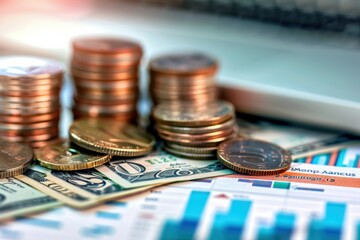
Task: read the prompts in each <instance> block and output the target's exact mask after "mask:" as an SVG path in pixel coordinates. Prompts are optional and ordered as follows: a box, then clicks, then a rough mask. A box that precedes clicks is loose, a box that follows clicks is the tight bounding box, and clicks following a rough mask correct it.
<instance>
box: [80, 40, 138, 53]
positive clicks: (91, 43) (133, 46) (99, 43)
mask: <svg viewBox="0 0 360 240" xmlns="http://www.w3.org/2000/svg"><path fill="white" fill-rule="evenodd" d="M73 48H74V50H76V51H81V52H85V53H100V54H116V53H129V52H131V53H134V52H136V53H141V52H142V50H141V47H140V45H139V44H138V43H136V42H134V41H132V40H128V39H121V38H116V37H105V36H104V37H98V36H94V37H91V36H88V37H79V38H75V39H74V40H73Z"/></svg>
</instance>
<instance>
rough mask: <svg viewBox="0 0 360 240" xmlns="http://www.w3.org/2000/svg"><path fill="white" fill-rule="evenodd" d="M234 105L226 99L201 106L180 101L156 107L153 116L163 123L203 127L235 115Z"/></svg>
mask: <svg viewBox="0 0 360 240" xmlns="http://www.w3.org/2000/svg"><path fill="white" fill-rule="evenodd" d="M234 114H235V112H234V107H233V105H232V104H231V103H228V102H225V101H217V102H211V103H207V104H204V105H201V106H199V107H194V106H193V104H189V103H179V104H177V105H176V104H174V105H169V104H166V103H163V104H160V105H158V106H156V107H155V109H154V112H153V116H154V118H155V120H156V121H158V122H159V123H162V124H167V125H174V126H178V127H179V126H185V127H202V126H210V125H214V124H219V123H222V122H225V121H226V120H228V119H230V118H232V117H233V116H234Z"/></svg>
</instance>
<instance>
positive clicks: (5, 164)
mask: <svg viewBox="0 0 360 240" xmlns="http://www.w3.org/2000/svg"><path fill="white" fill-rule="evenodd" d="M33 158H34V154H33V151H32V149H31V147H29V146H28V145H25V144H21V143H10V142H1V143H0V178H7V177H13V176H16V175H20V174H22V173H23V172H24V171H25V170H26V169H27V168H28V167H29V165H30V164H31V162H32V160H33Z"/></svg>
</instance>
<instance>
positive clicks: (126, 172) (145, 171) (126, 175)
mask: <svg viewBox="0 0 360 240" xmlns="http://www.w3.org/2000/svg"><path fill="white" fill-rule="evenodd" d="M96 169H97V170H99V172H101V173H103V174H104V175H106V176H107V177H109V178H111V179H112V180H113V181H115V182H116V183H118V184H120V185H121V186H122V187H124V188H134V187H142V186H149V185H154V184H165V183H170V182H177V181H187V180H192V179H200V178H208V177H215V176H221V175H227V174H232V173H234V172H233V171H232V170H230V169H227V168H226V167H225V166H224V165H222V164H221V163H220V162H219V161H218V160H211V161H197V160H189V159H185V158H179V157H175V156H173V155H171V154H168V153H165V152H163V151H156V152H154V153H152V154H150V155H148V156H146V157H142V158H134V159H119V160H112V161H110V162H109V163H107V164H105V165H103V166H100V167H97V168H96Z"/></svg>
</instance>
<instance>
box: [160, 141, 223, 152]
mask: <svg viewBox="0 0 360 240" xmlns="http://www.w3.org/2000/svg"><path fill="white" fill-rule="evenodd" d="M165 146H167V147H168V148H172V149H174V150H177V151H179V152H186V153H189V154H191V153H195V154H216V151H217V146H214V147H189V146H182V145H180V144H178V143H171V142H166V143H165Z"/></svg>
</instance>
